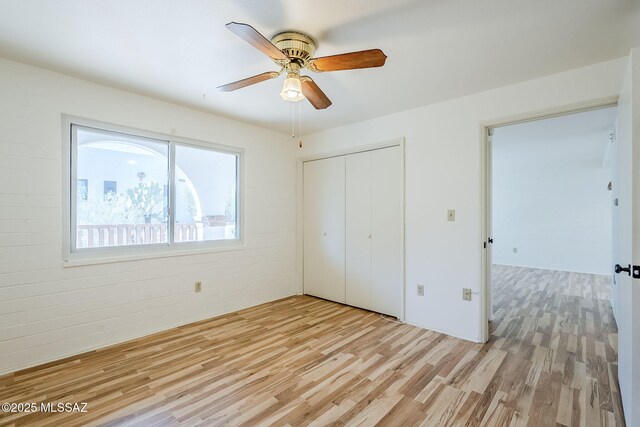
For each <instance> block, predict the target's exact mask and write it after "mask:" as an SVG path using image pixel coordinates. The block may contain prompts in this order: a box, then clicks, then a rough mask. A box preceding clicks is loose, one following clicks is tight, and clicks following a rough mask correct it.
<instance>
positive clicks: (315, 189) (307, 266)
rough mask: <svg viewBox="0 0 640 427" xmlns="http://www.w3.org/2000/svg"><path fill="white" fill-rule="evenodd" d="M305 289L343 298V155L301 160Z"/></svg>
mask: <svg viewBox="0 0 640 427" xmlns="http://www.w3.org/2000/svg"><path fill="white" fill-rule="evenodd" d="M303 179H304V187H303V212H304V213H303V221H304V230H303V233H304V235H303V236H304V237H303V239H304V243H303V251H304V261H303V262H304V275H303V276H304V278H303V280H304V293H305V294H309V295H314V296H317V297H320V298H326V299H328V300H332V301H337V302H341V303H344V302H345V159H344V156H340V157H332V158H328V159H322V160H315V161H311V162H306V163H305V164H304V178H303Z"/></svg>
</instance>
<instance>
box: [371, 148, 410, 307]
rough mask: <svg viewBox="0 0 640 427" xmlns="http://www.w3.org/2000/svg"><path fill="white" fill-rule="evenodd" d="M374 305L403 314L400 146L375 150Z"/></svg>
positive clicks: (372, 266)
mask: <svg viewBox="0 0 640 427" xmlns="http://www.w3.org/2000/svg"><path fill="white" fill-rule="evenodd" d="M371 170H372V174H371V185H372V188H373V191H372V192H371V235H372V239H371V242H372V246H371V295H372V301H371V309H372V310H374V311H378V312H380V313H385V314H390V315H393V316H396V317H402V314H403V313H402V311H403V307H404V301H403V300H404V177H403V153H402V148H401V147H399V146H396V147H389V148H385V149H382V150H375V151H372V152H371Z"/></svg>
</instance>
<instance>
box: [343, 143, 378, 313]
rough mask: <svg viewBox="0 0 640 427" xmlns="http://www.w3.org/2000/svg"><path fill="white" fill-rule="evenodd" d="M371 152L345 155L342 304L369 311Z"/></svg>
mask: <svg viewBox="0 0 640 427" xmlns="http://www.w3.org/2000/svg"><path fill="white" fill-rule="evenodd" d="M371 192H372V187H371V152H370V151H365V152H363V153H356V154H349V155H347V156H346V214H347V216H346V237H345V238H346V276H347V280H346V295H347V297H346V301H347V304H349V305H353V306H356V307H361V308H366V309H371V308H372V306H371V302H372V301H371V291H372V290H371V216H372V211H371Z"/></svg>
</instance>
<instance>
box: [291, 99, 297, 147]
mask: <svg viewBox="0 0 640 427" xmlns="http://www.w3.org/2000/svg"><path fill="white" fill-rule="evenodd" d="M291 104H292V105H291V139H295V138H296V104H295V103H294V102H292V103H291Z"/></svg>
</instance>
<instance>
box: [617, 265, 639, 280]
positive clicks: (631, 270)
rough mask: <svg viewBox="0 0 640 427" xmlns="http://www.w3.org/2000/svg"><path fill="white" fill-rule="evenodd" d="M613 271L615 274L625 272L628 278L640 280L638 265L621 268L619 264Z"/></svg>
mask: <svg viewBox="0 0 640 427" xmlns="http://www.w3.org/2000/svg"><path fill="white" fill-rule="evenodd" d="M613 271H614V272H615V273H616V274H620V273H622V272H625V273H627V274H628V275H629V276H632V277H633V278H634V279H640V265H631V264H629V265H628V266H627V267H622V266H621V265H620V264H616V265H615V266H614V268H613Z"/></svg>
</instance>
